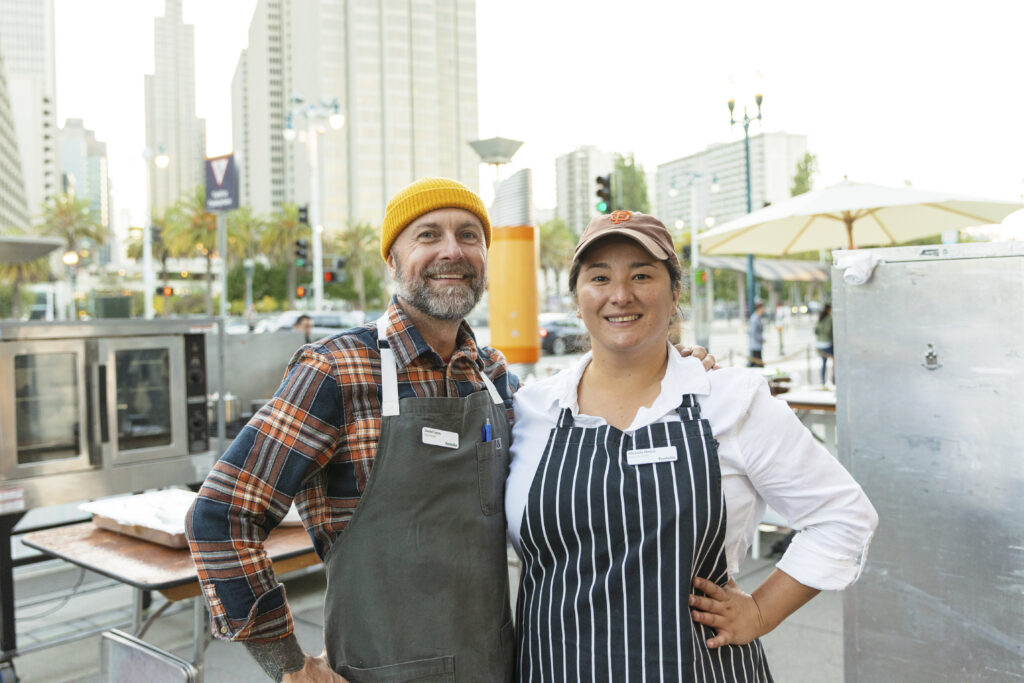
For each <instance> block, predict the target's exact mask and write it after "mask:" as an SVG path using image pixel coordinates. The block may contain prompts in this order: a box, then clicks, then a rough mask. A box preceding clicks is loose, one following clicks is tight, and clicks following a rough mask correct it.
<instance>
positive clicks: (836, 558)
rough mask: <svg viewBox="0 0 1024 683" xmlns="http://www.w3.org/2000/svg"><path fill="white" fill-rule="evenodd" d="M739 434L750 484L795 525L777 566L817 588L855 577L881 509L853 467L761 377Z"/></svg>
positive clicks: (830, 587)
mask: <svg viewBox="0 0 1024 683" xmlns="http://www.w3.org/2000/svg"><path fill="white" fill-rule="evenodd" d="M737 441H738V446H739V450H740V453H741V457H742V459H743V460H744V463H745V467H746V473H747V477H748V478H749V479H750V482H751V484H753V486H754V488H755V489H756V490H757V492H758V494H759V495H760V496H761V497H762V498H764V500H765V502H766V503H767V504H768V505H770V506H771V507H772V508H773V509H774V510H776V511H777V512H779V513H780V514H781V515H782V516H783V517H785V518H786V519H787V520H788V521H789V524H790V526H791V527H793V528H794V529H796V530H798V533H797V534H796V536H795V537H794V538H793V541H792V543H790V546H789V548H788V549H787V550H786V553H785V554H784V555H783V557H782V559H781V560H780V561H779V563H778V565H777V566H778V568H779V569H781V570H782V571H784V572H786V573H787V574H789V575H790V576H792V577H793V578H794V579H796V580H797V581H799V582H800V583H802V584H804V585H806V586H810V587H812V588H817V589H819V590H840V589H842V588H845V587H846V586H848V585H850V584H851V583H853V582H854V581H856V580H857V578H858V576H859V575H860V570H861V568H862V566H863V563H864V561H865V559H866V556H867V550H868V545H869V543H870V541H871V536H872V534H873V533H874V531H875V527H876V526H877V525H878V514H877V513H876V512H875V508H874V506H872V505H871V502H870V501H869V500H868V498H867V496H866V495H865V494H864V490H863V489H862V488H861V487H860V485H859V484H858V483H857V482H856V481H855V480H854V479H853V477H852V476H851V475H850V473H849V472H847V471H846V469H845V468H843V466H842V465H840V464H839V462H838V461H837V460H836V459H835V458H834V457H833V456H832V454H831V453H829V452H828V451H827V450H826V449H825V448H824V447H823V446H822V445H821V444H819V443H818V442H817V441H816V440H815V438H814V436H813V435H812V434H811V433H810V432H809V431H808V430H807V428H806V427H804V425H803V424H802V423H801V422H800V420H799V419H798V418H797V417H796V415H795V414H794V413H793V411H792V410H791V409H790V408H789V406H788V405H787V404H786V403H785V402H783V401H781V400H778V399H775V398H772V396H771V395H770V393H769V390H768V386H767V384H766V383H764V382H761V386H760V387H759V388H758V390H757V391H756V392H755V394H754V397H753V399H752V401H751V404H750V409H749V411H748V413H747V415H746V417H745V418H744V419H743V422H742V423H741V424H740V425H739V428H738V430H737Z"/></svg>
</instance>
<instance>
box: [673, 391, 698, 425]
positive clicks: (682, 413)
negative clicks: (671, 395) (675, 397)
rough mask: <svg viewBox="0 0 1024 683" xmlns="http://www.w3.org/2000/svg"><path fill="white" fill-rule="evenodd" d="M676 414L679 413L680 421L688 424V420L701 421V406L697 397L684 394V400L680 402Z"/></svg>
mask: <svg viewBox="0 0 1024 683" xmlns="http://www.w3.org/2000/svg"><path fill="white" fill-rule="evenodd" d="M676 412H677V413H679V419H680V420H682V421H683V422H686V421H687V420H699V419H700V404H699V403H697V395H696V394H683V400H682V401H680V402H679V407H678V408H676Z"/></svg>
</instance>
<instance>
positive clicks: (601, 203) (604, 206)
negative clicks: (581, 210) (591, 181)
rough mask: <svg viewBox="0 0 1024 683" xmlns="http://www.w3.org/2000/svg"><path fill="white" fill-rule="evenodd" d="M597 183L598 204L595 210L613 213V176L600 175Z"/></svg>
mask: <svg viewBox="0 0 1024 683" xmlns="http://www.w3.org/2000/svg"><path fill="white" fill-rule="evenodd" d="M596 182H597V204H595V205H594V208H595V209H597V210H598V211H600V212H601V213H611V212H612V176H611V174H610V173H609V174H608V175H599V176H597V179H596Z"/></svg>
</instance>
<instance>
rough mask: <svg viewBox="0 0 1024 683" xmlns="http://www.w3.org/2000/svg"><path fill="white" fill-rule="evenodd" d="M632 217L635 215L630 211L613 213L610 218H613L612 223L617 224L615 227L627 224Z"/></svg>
mask: <svg viewBox="0 0 1024 683" xmlns="http://www.w3.org/2000/svg"><path fill="white" fill-rule="evenodd" d="M632 217H633V214H632V213H631V212H629V211H613V212H612V215H611V216H609V218H611V220H612V223H615V225H618V224H619V223H625V222H626V221H628V220H629V219H630V218H632Z"/></svg>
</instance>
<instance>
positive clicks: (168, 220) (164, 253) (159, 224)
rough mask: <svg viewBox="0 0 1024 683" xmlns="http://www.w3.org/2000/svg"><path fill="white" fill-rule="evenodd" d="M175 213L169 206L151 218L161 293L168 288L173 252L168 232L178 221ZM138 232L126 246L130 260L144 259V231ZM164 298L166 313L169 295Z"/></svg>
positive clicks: (174, 209) (129, 239) (148, 294)
mask: <svg viewBox="0 0 1024 683" xmlns="http://www.w3.org/2000/svg"><path fill="white" fill-rule="evenodd" d="M175 211H176V208H175V207H173V206H169V207H167V208H166V209H164V210H163V212H162V213H161V215H159V216H152V217H151V218H150V223H151V224H152V225H153V227H154V228H156V230H154V231H153V244H152V248H153V258H155V259H156V260H157V261H159V262H160V280H161V282H163V287H161V288H160V289H161V291H167V290H166V289H165V288H166V287H167V284H168V279H169V273H168V270H167V259H169V258H170V257H171V251H170V248H169V247H168V245H167V237H166V234H167V233H166V230H167V226H168V224H173V223H174V221H175V220H177V214H176V213H175ZM132 230H133V231H134V230H136V228H132ZM138 230H139V233H138V234H135V235H132V236H131V237H129V238H128V240H127V243H126V245H125V247H126V248H125V252H126V256H127V257H128V258H130V259H135V260H136V261H138V260H139V259H141V258H142V230H141V229H138ZM145 296H153V293H152V292H146V293H145ZM163 297H164V307H163V310H164V311H165V312H166V311H167V310H168V308H167V295H166V294H164V295H163Z"/></svg>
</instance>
